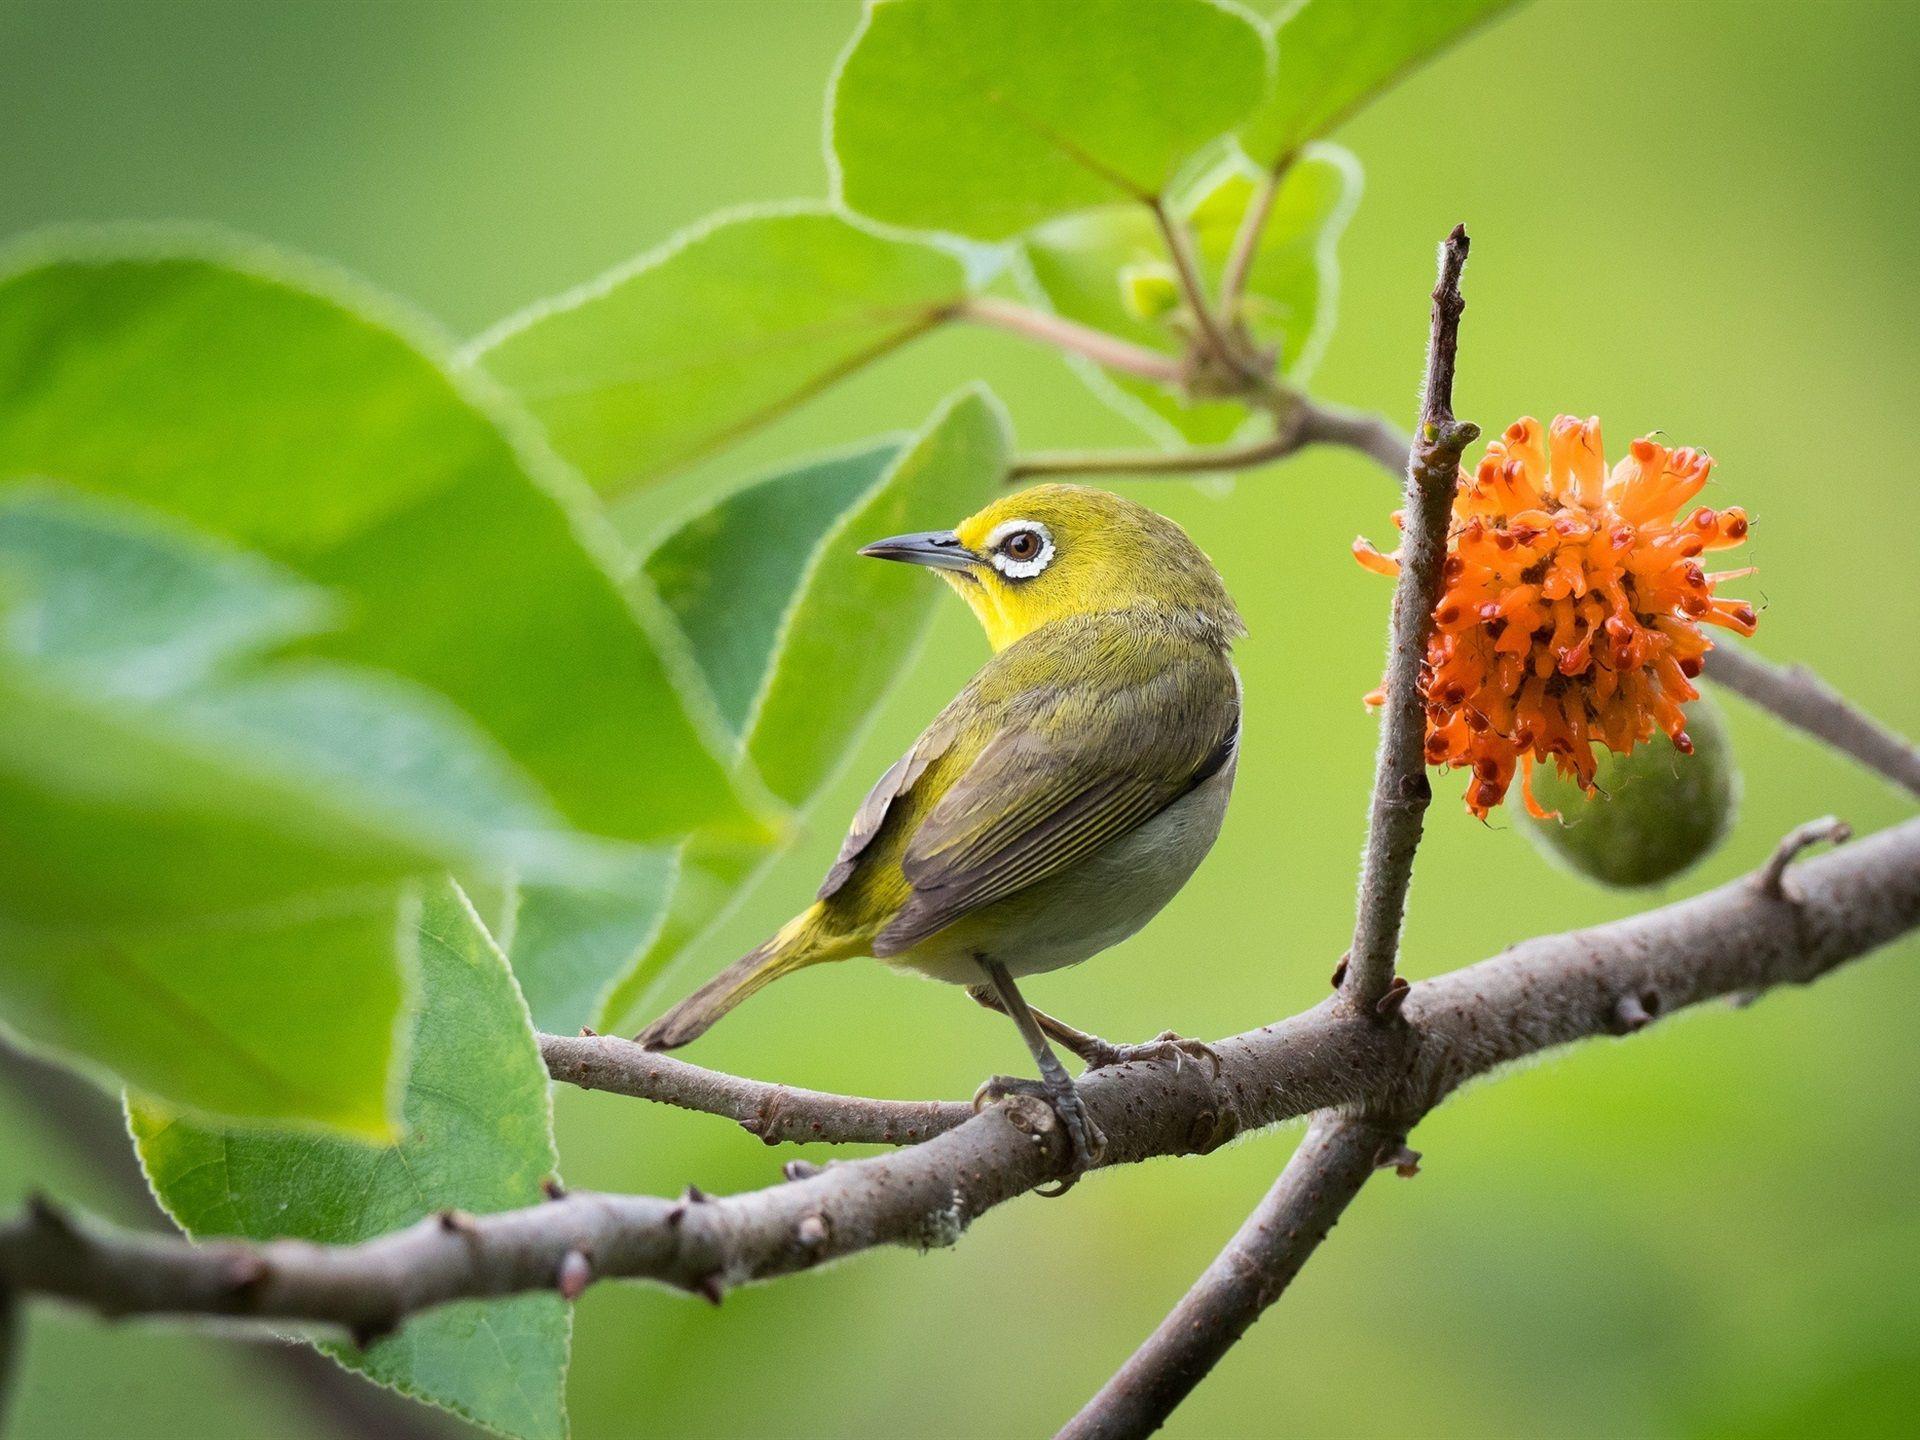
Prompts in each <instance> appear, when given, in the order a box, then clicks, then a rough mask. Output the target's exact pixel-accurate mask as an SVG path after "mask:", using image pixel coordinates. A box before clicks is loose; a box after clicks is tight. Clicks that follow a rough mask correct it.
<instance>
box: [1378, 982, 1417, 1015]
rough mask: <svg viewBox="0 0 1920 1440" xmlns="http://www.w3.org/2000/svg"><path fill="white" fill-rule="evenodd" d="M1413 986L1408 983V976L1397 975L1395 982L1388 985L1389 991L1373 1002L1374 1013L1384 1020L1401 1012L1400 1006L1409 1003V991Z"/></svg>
mask: <svg viewBox="0 0 1920 1440" xmlns="http://www.w3.org/2000/svg"><path fill="white" fill-rule="evenodd" d="M1412 989H1413V987H1412V986H1411V985H1409V984H1407V977H1406V976H1404V975H1396V976H1394V977H1393V983H1392V984H1391V985H1389V986H1387V993H1386V994H1384V995H1382V996H1381V997H1380V998H1379V999H1378V1000H1376V1001H1374V1002H1373V1013H1374V1014H1375V1015H1376V1016H1378V1017H1379V1018H1380V1019H1382V1020H1391V1019H1393V1018H1394V1017H1395V1016H1397V1015H1398V1014H1399V1013H1400V1007H1401V1006H1402V1005H1404V1004H1406V1003H1407V993H1408V992H1409V991H1410V990H1412Z"/></svg>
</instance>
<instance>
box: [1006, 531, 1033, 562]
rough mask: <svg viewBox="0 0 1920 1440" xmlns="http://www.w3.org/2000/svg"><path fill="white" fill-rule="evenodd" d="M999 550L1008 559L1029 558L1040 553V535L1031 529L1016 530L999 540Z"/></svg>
mask: <svg viewBox="0 0 1920 1440" xmlns="http://www.w3.org/2000/svg"><path fill="white" fill-rule="evenodd" d="M1000 551H1001V553H1002V554H1004V555H1005V556H1006V557H1007V558H1008V559H1009V560H1031V559H1033V557H1034V556H1036V555H1038V554H1039V553H1040V537H1039V536H1038V535H1036V534H1034V533H1033V531H1031V530H1016V531H1014V532H1013V534H1011V535H1009V536H1008V537H1007V538H1006V539H1005V540H1004V541H1002V542H1001V545H1000Z"/></svg>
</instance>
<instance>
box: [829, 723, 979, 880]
mask: <svg viewBox="0 0 1920 1440" xmlns="http://www.w3.org/2000/svg"><path fill="white" fill-rule="evenodd" d="M959 731H960V727H959V726H958V725H957V724H956V723H954V719H953V711H952V707H949V708H948V710H947V711H945V712H943V713H942V714H941V715H940V717H939V718H938V719H937V720H935V721H934V722H933V724H931V725H929V726H928V727H927V729H926V731H925V732H924V733H923V734H922V735H921V736H920V738H919V739H918V740H916V741H914V742H913V745H912V747H911V748H910V749H908V751H907V753H906V754H904V755H902V756H901V757H900V758H899V759H898V760H896V761H894V762H893V764H891V765H889V766H888V767H887V771H886V773H885V774H884V775H882V776H881V777H880V778H879V779H878V780H877V781H875V782H874V786H873V788H872V789H871V790H869V791H868V792H867V798H866V799H864V800H862V801H861V802H860V808H859V809H858V810H856V811H854V812H853V823H852V824H851V825H849V826H848V827H847V838H846V839H844V840H842V841H841V842H840V853H839V854H838V855H836V856H835V857H834V860H833V868H832V869H830V870H828V871H827V878H826V879H825V880H823V881H821V882H820V890H819V894H818V895H817V896H816V897H815V898H817V899H820V900H826V899H830V898H831V897H832V896H834V895H836V894H838V893H839V891H840V889H841V887H843V886H844V885H845V884H846V883H847V881H849V880H851V879H852V878H853V873H854V871H855V870H856V869H858V868H859V865H860V861H861V859H862V858H863V857H864V856H865V855H866V853H867V849H868V847H869V846H871V845H872V844H873V842H874V838H875V837H876V836H878V835H879V833H880V828H881V826H883V825H885V824H886V821H887V816H888V815H889V814H890V813H892V809H893V805H894V802H895V801H896V800H898V799H899V798H900V797H901V796H903V795H905V794H906V793H907V792H908V791H909V790H911V789H913V787H914V784H915V783H916V782H917V781H918V780H919V779H920V777H921V776H922V775H924V774H926V772H927V767H928V766H929V765H931V764H933V762H934V761H936V760H938V759H939V758H940V757H941V756H942V755H944V754H946V753H947V751H948V749H950V748H951V747H952V745H953V742H954V739H955V737H956V736H957V735H958V734H959Z"/></svg>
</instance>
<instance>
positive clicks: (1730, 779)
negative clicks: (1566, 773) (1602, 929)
mask: <svg viewBox="0 0 1920 1440" xmlns="http://www.w3.org/2000/svg"><path fill="white" fill-rule="evenodd" d="M1686 733H1687V736H1688V738H1689V739H1690V740H1691V741H1692V742H1693V753H1692V754H1691V755H1684V754H1682V753H1681V752H1680V751H1679V750H1678V749H1676V748H1675V747H1674V744H1673V742H1672V741H1671V740H1669V739H1667V737H1666V736H1665V735H1663V734H1656V735H1655V736H1654V737H1653V738H1652V739H1651V740H1649V741H1647V742H1646V743H1645V744H1643V745H1640V746H1638V747H1637V748H1635V750H1634V751H1633V753H1632V754H1631V755H1616V754H1614V753H1613V752H1612V751H1611V750H1601V751H1599V752H1598V753H1599V756H1600V767H1599V770H1598V771H1597V773H1596V774H1595V776H1594V784H1595V786H1596V787H1597V789H1596V791H1595V793H1594V794H1593V795H1591V796H1589V795H1585V794H1583V793H1581V790H1580V787H1579V786H1578V785H1577V784H1575V783H1574V782H1573V781H1571V780H1568V779H1565V778H1564V777H1562V776H1561V775H1560V774H1559V773H1558V772H1557V771H1556V770H1554V768H1553V767H1552V766H1551V765H1536V766H1535V767H1534V772H1533V793H1534V798H1535V799H1537V800H1538V801H1539V802H1540V803H1541V805H1542V806H1544V807H1545V808H1546V809H1548V810H1558V811H1559V812H1560V818H1559V819H1558V820H1535V819H1534V818H1533V817H1532V816H1530V815H1527V814H1526V811H1525V808H1524V807H1516V810H1517V811H1518V813H1519V814H1520V815H1521V816H1522V817H1523V818H1524V819H1525V822H1526V829H1527V831H1528V833H1529V834H1530V835H1531V836H1532V838H1533V841H1534V843H1535V844H1536V845H1537V846H1538V847H1539V848H1540V850H1541V851H1543V852H1544V853H1545V854H1547V855H1548V856H1549V857H1551V858H1553V859H1556V860H1559V861H1561V862H1562V863H1564V864H1565V865H1566V866H1567V867H1568V868H1570V869H1572V870H1574V871H1576V872H1577V873H1579V874H1581V875H1584V876H1586V877H1587V878H1588V879H1590V880H1596V881H1598V882H1599V883H1601V884H1602V885H1616V886H1621V887H1632V886H1641V885H1658V884H1660V883H1661V882H1662V881H1665V880H1671V879H1673V878H1674V876H1676V875H1679V874H1680V873H1681V872H1682V871H1685V870H1687V869H1688V868H1689V867H1691V866H1693V865H1695V864H1697V863H1698V862H1699V861H1700V860H1702V859H1704V858H1705V857H1706V856H1707V854H1708V853H1709V852H1711V851H1712V850H1713V848H1714V847H1715V846H1716V845H1718V844H1719V843H1720V841H1721V840H1722V838H1724V837H1725V835H1726V833H1727V830H1728V829H1729V828H1730V827H1731V826H1732V824H1733V816H1734V811H1735V809H1736V808H1737V807H1738V804H1739V799H1740V772H1739V770H1738V768H1737V767H1736V766H1735V765H1734V761H1733V745H1732V742H1731V741H1729V740H1728V738H1727V727H1726V722H1725V721H1724V720H1723V719H1721V716H1720V711H1719V710H1718V709H1717V708H1716V707H1715V706H1714V704H1713V702H1712V701H1710V700H1708V699H1705V698H1704V697H1703V698H1701V699H1699V700H1695V701H1694V702H1693V703H1692V704H1691V705H1689V706H1687V732H1686Z"/></svg>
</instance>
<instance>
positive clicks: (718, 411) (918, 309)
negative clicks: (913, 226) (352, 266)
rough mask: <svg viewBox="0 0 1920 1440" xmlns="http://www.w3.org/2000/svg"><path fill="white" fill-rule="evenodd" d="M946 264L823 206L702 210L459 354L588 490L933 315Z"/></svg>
mask: <svg viewBox="0 0 1920 1440" xmlns="http://www.w3.org/2000/svg"><path fill="white" fill-rule="evenodd" d="M965 284H966V272H965V269H964V267H963V266H962V265H961V263H960V261H959V259H958V258H956V257H955V256H954V255H952V254H950V253H949V252H947V251H945V250H942V249H939V248H937V247H935V246H932V245H928V244H925V243H923V242H920V241H915V240H909V239H901V238H895V237H889V236H883V235H878V234H875V233H874V232H873V231H871V230H869V229H867V228H865V227H864V226H861V225H857V224H855V223H853V222H852V221H850V220H848V219H847V218H846V217H845V216H843V215H841V214H839V213H837V212H835V211H833V210H830V209H828V208H826V207H823V206H795V207H792V208H789V209H781V210H761V211H749V212H745V213H740V214H734V215H726V216H720V217H717V218H716V219H714V220H711V221H708V222H706V223H705V224H703V225H700V226H697V227H695V228H694V229H693V230H691V231H688V232H687V233H685V234H683V235H680V236H677V237H675V238H674V239H672V240H670V241H668V242H667V243H666V244H665V245H664V246H662V247H661V248H660V249H658V250H655V251H652V252H650V253H648V254H646V255H643V256H641V257H640V258H639V259H637V260H634V261H632V262H630V263H629V264H627V265H624V266H622V267H620V268H619V269H617V270H614V271H612V272H610V273H609V274H607V275H604V276H602V277H601V278H599V279H598V280H594V281H591V282H590V283H588V284H587V285H585V286H583V287H581V288H580V289H578V290H575V291H571V292H569V293H568V294H565V295H562V296H560V297H559V298H558V299H555V300H552V301H548V302H546V303H544V304H540V305H536V306H534V307H533V308H532V309H531V310H528V311H526V312H524V313H522V314H520V315H516V316H514V317H512V318H511V319H508V320H506V321H505V322H503V323H502V324H500V325H499V326H497V327H495V328H494V329H493V330H491V331H489V332H488V333H487V334H485V335H483V336H481V337H480V338H479V339H478V340H476V341H475V342H474V344H473V346H472V347H471V349H470V350H469V352H468V353H469V355H470V356H471V358H473V359H474V360H475V361H476V362H477V363H478V364H480V365H481V366H483V367H484V368H485V369H486V370H487V372H488V373H489V374H491V375H493V376H494V377H495V378H496V379H498V380H499V381H500V382H501V383H502V384H504V385H506V386H507V387H508V388H509V389H510V390H512V391H513V392H514V394H515V395H517V396H518V397H519V398H520V399H521V400H522V401H523V402H524V403H525V404H526V405H527V407H528V408H529V409H531V410H532V411H533V413H534V414H535V415H536V416H538V417H539V418H540V420H541V421H542V422H543V423H544V424H545V425H546V427H547V433H548V435H549V436H550V437H551V438H552V440H553V443H554V446H555V448H556V449H558V450H559V451H560V453H561V454H562V455H564V456H566V458H567V459H569V460H571V461H572V462H573V463H574V464H575V465H577V466H579V468H580V469H581V470H582V471H583V472H584V473H585V474H586V476H587V478H588V479H589V480H591V481H592V482H593V483H594V484H595V485H596V486H597V487H599V488H600V489H602V490H605V491H616V490H620V489H624V488H627V487H629V486H633V485H640V484H645V483H648V482H650V481H654V480H658V479H659V478H661V477H662V476H663V475H665V474H667V473H669V472H671V471H672V470H674V469H675V468H677V467H679V466H682V465H685V464H687V463H688V462H689V461H692V460H694V459H697V458H698V457H699V456H701V455H704V454H706V453H707V452H709V451H711V450H715V449H718V448H719V447H720V446H722V445H725V444H727V443H728V442H730V441H732V440H735V439H737V438H739V437H740V436H741V435H743V434H745V433H746V432H747V431H749V430H751V429H753V428H754V427H755V426H757V425H762V424H765V423H766V422H767V421H769V420H772V419H774V418H775V417H776V416H778V415H780V414H782V413H783V412H785V411H786V410H788V409H791V408H792V407H793V406H795V405H798V404H799V403H801V402H802V401H804V400H806V399H808V398H809V397H811V396H812V395H814V394H816V393H818V392H819V391H821V390H823V389H825V388H826V387H827V386H828V385H830V384H832V383H834V382H835V381H837V380H839V379H841V378H843V377H844V376H846V375H847V374H849V373H850V372H852V371H853V370H856V369H858V368H859V367H860V366H862V365H865V364H867V363H869V362H871V361H873V360H876V359H878V358H879V357H880V356H882V355H884V354H886V353H887V352H888V351H890V350H894V349H897V348H898V347H899V346H901V345H904V344H905V343H906V342H907V341H909V340H911V339H913V337H914V336H916V335H919V334H920V333H921V332H923V331H925V330H927V329H928V328H929V327H931V326H933V325H935V324H937V323H938V322H939V321H940V320H941V318H942V317H943V316H944V315H945V313H946V312H947V311H948V310H949V309H950V308H951V307H952V306H953V304H954V303H955V302H956V301H957V300H959V299H960V297H961V296H962V294H963V293H964V291H965Z"/></svg>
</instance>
